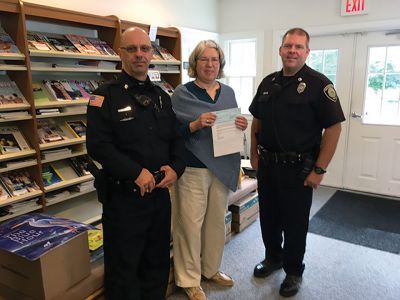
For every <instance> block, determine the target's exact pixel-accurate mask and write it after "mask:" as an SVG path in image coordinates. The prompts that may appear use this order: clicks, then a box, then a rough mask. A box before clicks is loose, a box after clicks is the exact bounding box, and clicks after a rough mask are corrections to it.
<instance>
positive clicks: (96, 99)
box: [89, 95, 104, 107]
mask: <svg viewBox="0 0 400 300" xmlns="http://www.w3.org/2000/svg"><path fill="white" fill-rule="evenodd" d="M103 101H104V96H100V95H91V96H90V98H89V106H96V107H102V106H103Z"/></svg>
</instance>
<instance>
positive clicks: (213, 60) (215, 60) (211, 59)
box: [198, 57, 219, 65]
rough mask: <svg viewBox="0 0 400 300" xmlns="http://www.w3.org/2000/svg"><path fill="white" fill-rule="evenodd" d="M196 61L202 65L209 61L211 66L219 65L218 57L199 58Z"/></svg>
mask: <svg viewBox="0 0 400 300" xmlns="http://www.w3.org/2000/svg"><path fill="white" fill-rule="evenodd" d="M198 61H199V62H201V63H202V64H206V63H208V62H209V61H211V63H212V64H213V65H216V64H219V58H218V57H199V59H198Z"/></svg>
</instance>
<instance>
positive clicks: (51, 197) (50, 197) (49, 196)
mask: <svg viewBox="0 0 400 300" xmlns="http://www.w3.org/2000/svg"><path fill="white" fill-rule="evenodd" d="M69 195H71V192H70V191H69V190H68V189H61V190H56V191H52V192H49V193H46V203H47V204H49V205H51V204H52V203H54V202H58V201H60V200H62V199H63V198H66V197H68V196H69Z"/></svg>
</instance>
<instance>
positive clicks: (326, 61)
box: [307, 49, 339, 85]
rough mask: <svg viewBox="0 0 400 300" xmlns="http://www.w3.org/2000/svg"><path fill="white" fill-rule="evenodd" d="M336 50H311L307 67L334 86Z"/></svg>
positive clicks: (337, 53) (336, 60) (337, 52)
mask: <svg viewBox="0 0 400 300" xmlns="http://www.w3.org/2000/svg"><path fill="white" fill-rule="evenodd" d="M338 55H339V50H338V49H324V50H311V51H310V55H309V56H308V58H307V65H308V66H310V67H311V68H313V69H314V70H316V71H318V72H320V73H322V74H324V75H325V76H326V77H328V78H329V79H330V80H331V81H332V83H333V84H334V85H336V73H337V63H338Z"/></svg>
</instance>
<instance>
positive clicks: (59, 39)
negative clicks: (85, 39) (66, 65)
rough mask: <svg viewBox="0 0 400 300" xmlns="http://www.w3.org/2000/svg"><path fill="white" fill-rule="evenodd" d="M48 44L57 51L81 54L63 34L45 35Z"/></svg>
mask: <svg viewBox="0 0 400 300" xmlns="http://www.w3.org/2000/svg"><path fill="white" fill-rule="evenodd" d="M43 35H44V37H45V39H46V41H47V43H48V44H49V45H50V46H51V47H52V48H53V49H54V50H56V51H61V52H69V53H79V51H78V49H76V47H75V46H74V45H73V44H72V43H71V42H70V41H69V40H68V39H67V38H65V36H64V35H62V34H55V33H44V34H43Z"/></svg>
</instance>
